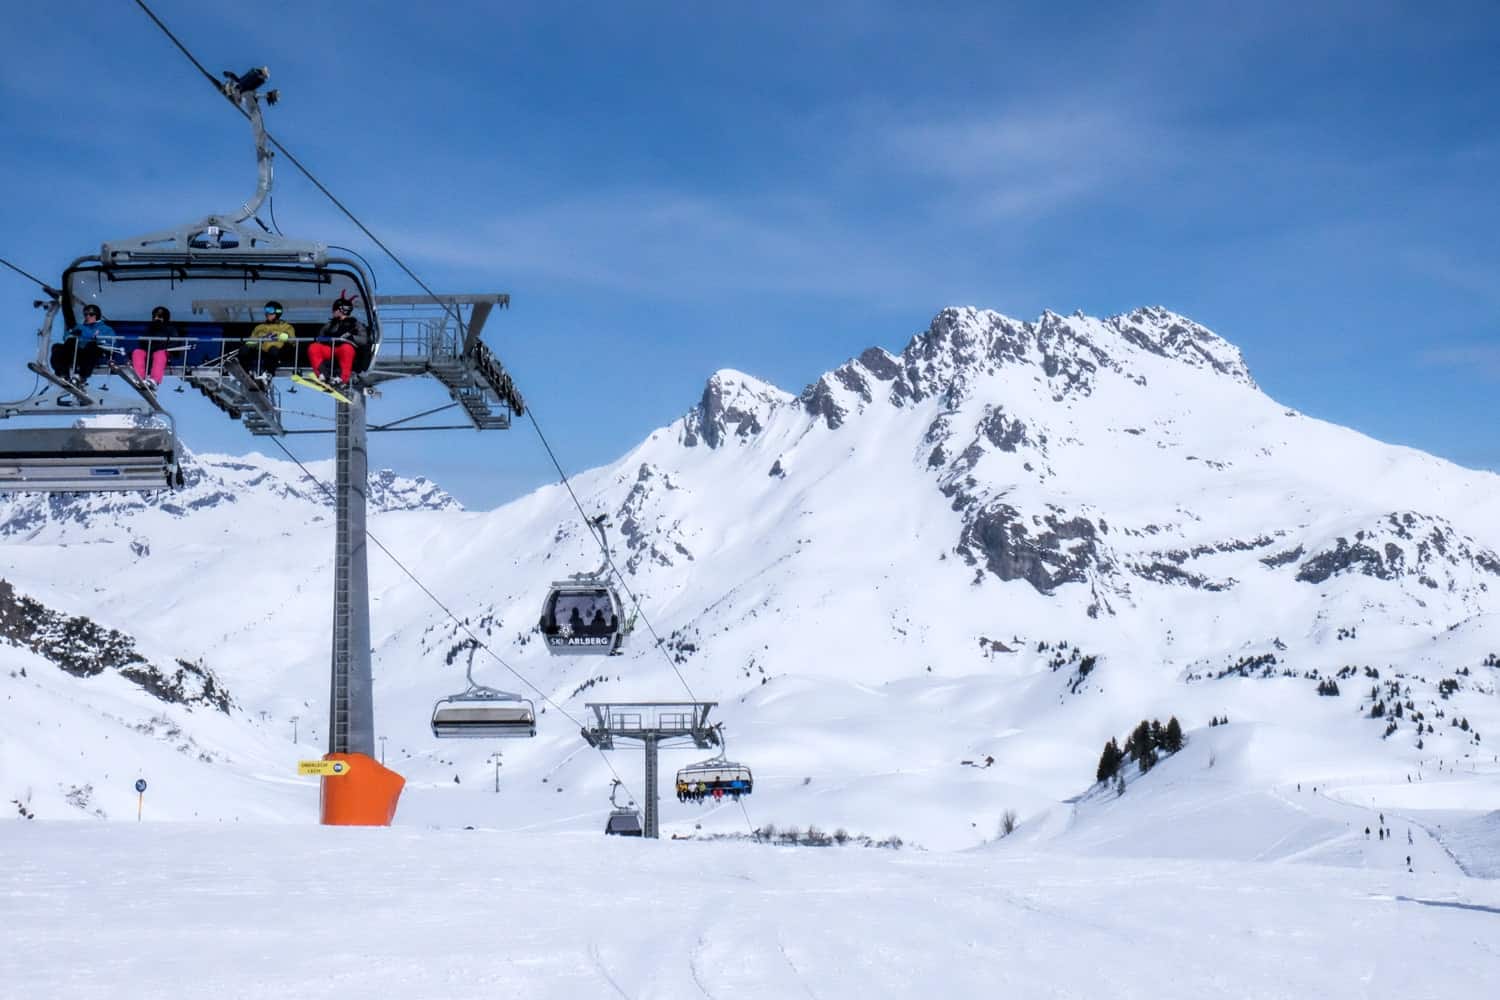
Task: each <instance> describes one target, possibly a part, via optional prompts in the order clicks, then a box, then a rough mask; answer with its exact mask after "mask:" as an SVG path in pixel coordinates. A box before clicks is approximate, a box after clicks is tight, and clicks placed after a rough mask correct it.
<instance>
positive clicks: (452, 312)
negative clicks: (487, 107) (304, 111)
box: [44, 0, 698, 770]
mask: <svg viewBox="0 0 1500 1000" xmlns="http://www.w3.org/2000/svg"><path fill="white" fill-rule="evenodd" d="M135 3H136V6H138V7H140V8H141V10H142V11H143V12H144V13H145V14H146V16H147V17H149V18H150V19H151V21H152V22H153V23H154V24H155V25H156V26H157V27H158V28H160V29H161V31H162V33H163V34H165V35H166V36H167V38H168V39H170V40H171V42H172V44H173V45H175V46H176V47H177V49H178V50H179V51H180V52H181V53H182V54H183V56H185V57H186V58H187V60H188V61H189V62H191V63H192V64H193V66H194V67H196V68H197V70H198V72H199V73H201V74H203V78H204V79H206V80H207V81H208V82H209V83H210V84H212V85H213V88H214V89H215V90H216V91H220V92H222V88H221V86H220V83H219V80H218V79H217V78H216V77H215V76H214V75H213V74H212V73H210V72H209V71H208V69H207V68H206V67H205V66H204V65H203V63H201V62H199V61H198V58H197V57H196V56H194V55H193V53H192V52H191V50H189V49H188V47H187V46H186V45H184V44H183V43H182V41H181V40H180V39H178V37H177V36H176V35H175V34H173V33H172V30H171V29H170V28H168V27H167V26H166V24H164V23H163V22H162V20H161V18H159V17H157V16H156V14H155V13H154V12H153V11H152V10H151V8H150V7H149V6H147V4H146V2H145V0H135ZM236 107H237V108H238V110H239V111H240V113H241V114H245V111H244V109H243V108H239V106H238V105H236ZM266 141H267V142H269V143H270V144H271V145H273V146H275V147H276V149H277V151H278V152H280V153H281V154H282V155H283V156H285V157H286V158H287V160H288V161H290V162H291V164H292V166H294V167H296V168H297V170H298V171H300V172H301V174H302V176H304V177H306V178H307V179H308V181H309V182H311V183H312V185H313V186H314V187H315V188H317V189H318V191H320V192H321V193H322V194H323V196H324V197H326V198H327V199H328V200H329V201H330V202H332V203H333V205H334V207H335V208H337V209H338V210H339V211H340V212H342V213H343V214H344V216H345V217H346V218H348V219H349V221H350V222H352V223H354V225H355V226H356V227H357V228H358V229H359V231H360V232H362V233H364V234H365V236H366V237H368V238H369V239H370V241H371V242H372V243H374V244H375V245H376V246H378V247H379V248H380V249H381V251H382V252H384V253H385V255H386V256H387V257H389V258H390V259H391V260H392V261H393V262H394V263H395V264H396V266H397V267H399V268H400V269H401V270H402V271H403V272H404V273H405V274H406V276H407V277H409V278H411V280H412V281H414V282H416V283H417V285H418V286H419V287H420V288H421V289H422V290H423V291H424V292H426V293H427V295H428V296H429V297H430V298H431V299H432V300H433V302H434V304H436V305H437V306H439V307H440V308H441V309H442V310H443V311H444V312H445V313H446V314H447V315H448V316H450V317H452V319H453V321H454V322H455V323H457V324H458V327H459V329H460V330H463V329H466V327H465V324H464V322H463V318H462V317H461V316H460V315H459V314H458V310H457V309H456V308H455V307H453V306H450V305H449V304H448V303H447V302H445V301H443V299H442V298H441V297H439V295H438V294H437V292H435V291H433V290H432V288H431V287H430V286H429V285H428V284H427V283H426V282H425V281H423V280H422V279H421V278H420V277H419V276H418V275H417V273H416V272H415V271H413V270H412V269H411V268H410V267H408V266H407V265H406V262H405V261H403V260H402V259H401V258H400V257H399V256H397V255H396V252H395V251H394V250H392V249H391V248H390V247H389V246H387V245H386V244H385V242H384V241H382V240H381V239H380V238H379V237H378V236H376V235H375V234H374V233H373V232H371V231H370V228H369V227H368V226H366V225H365V224H364V223H363V222H361V221H360V220H359V217H358V216H356V215H355V214H354V213H353V212H352V211H350V209H349V208H348V207H347V206H346V205H344V203H343V202H341V201H340V200H339V199H338V198H337V197H336V196H335V195H334V193H333V192H332V191H330V190H329V189H328V187H327V186H326V185H325V184H324V183H323V182H322V181H320V180H318V178H317V176H316V175H314V174H313V172H312V171H311V170H309V169H308V168H307V167H306V166H304V165H303V163H302V161H301V160H299V159H298V158H297V157H296V155H295V154H294V153H292V151H291V150H289V149H287V148H286V146H284V145H283V144H282V143H281V141H280V140H279V139H277V138H276V137H275V136H274V135H273V134H271V132H270V131H269V130H267V131H266ZM273 221H274V217H273ZM44 287H45V286H44ZM526 411H527V414H528V415H529V416H530V417H531V425H532V427H533V428H534V429H535V430H536V433H537V437H538V438H540V439H541V441H542V446H543V447H544V448H545V449H546V451H547V455H548V457H549V458H550V459H551V460H552V464H553V466H554V467H555V468H556V469H557V472H558V475H559V476H560V477H561V479H562V483H563V485H564V486H565V487H567V490H568V494H569V496H571V497H572V498H573V504H574V506H575V507H577V508H578V514H579V516H580V517H581V518H583V521H584V524H585V526H587V525H588V523H589V520H588V514H587V512H585V511H584V509H583V504H582V503H581V502H580V501H579V499H578V495H577V493H575V492H574V490H573V485H572V483H570V482H569V481H568V476H567V473H565V472H564V471H563V468H562V464H561V463H560V462H559V461H558V460H557V456H556V454H555V453H554V452H553V450H552V446H551V445H550V444H549V443H548V441H547V439H546V436H545V435H544V434H543V433H542V428H541V424H540V423H538V422H537V419H536V412H535V410H534V409H533V408H532V407H529V406H528V407H527V408H526ZM272 440H274V441H276V443H277V445H278V447H281V448H282V450H283V451H286V447H285V445H282V444H281V442H280V440H278V439H276V438H272ZM287 455H288V457H291V458H292V460H293V461H297V460H296V458H295V457H294V456H292V455H291V452H290V451H287ZM297 464H298V465H299V466H301V465H302V463H301V462H297ZM303 472H304V473H307V469H306V467H303ZM307 474H308V476H309V477H310V478H313V481H314V482H317V479H316V478H315V477H312V475H311V473H307ZM319 485H320V486H321V485H322V484H321V483H319ZM592 533H593V532H592V530H591V531H590V534H592ZM369 537H370V540H371V541H373V542H375V544H376V545H377V546H378V547H379V548H380V549H381V551H383V552H385V553H386V555H387V556H390V558H391V559H392V561H393V562H396V564H397V565H398V566H400V567H401V568H402V570H403V571H404V572H406V574H407V575H408V576H409V577H411V579H412V581H413V582H415V583H416V584H417V585H418V586H419V587H421V588H422V589H423V590H424V591H426V593H427V595H428V596H429V597H431V598H432V600H433V601H434V602H435V603H436V604H437V605H438V606H439V607H441V608H442V609H443V610H444V611H445V612H446V613H447V614H448V615H449V616H450V617H454V620H455V621H457V620H458V619H457V618H456V617H455V616H453V613H452V612H451V611H449V610H448V608H447V607H446V606H445V605H444V604H443V603H442V602H441V601H439V600H438V599H437V597H436V596H435V595H433V594H432V592H431V591H428V590H427V588H426V587H425V586H424V585H423V584H422V583H421V581H420V580H418V579H417V578H416V576H415V575H413V574H412V573H411V572H410V571H409V570H407V569H406V567H405V566H403V565H402V564H401V563H400V561H399V560H396V558H395V556H394V555H392V554H391V553H390V551H389V550H388V549H386V548H385V546H384V545H381V543H380V541H379V540H378V539H376V538H375V536H374V535H370V536H369ZM600 547H601V548H602V549H603V551H604V556H605V560H606V561H607V562H608V564H609V567H610V571H611V572H612V573H613V574H614V575H615V577H616V578H617V579H619V581H620V585H621V586H622V587H623V588H624V589H625V592H626V593H627V594H629V595H630V598H631V600H632V601H633V602H634V604H635V612H636V614H638V615H639V616H640V618H641V620H642V621H643V622H645V624H646V628H647V630H648V631H649V632H650V633H651V636H652V638H654V639H655V640H656V645H657V648H658V649H659V650H660V651H661V654H662V656H663V657H664V658H665V659H666V662H667V665H668V666H670V667H671V668H672V672H673V673H675V674H676V675H677V679H678V680H679V681H681V682H682V686H683V688H684V689H685V690H686V691H687V693H688V696H689V697H690V698H691V699H692V700H693V701H697V700H698V696H697V695H696V694H695V693H694V692H693V688H692V685H690V684H689V683H688V682H687V678H685V677H684V676H683V675H682V671H680V670H678V669H677V664H676V663H674V662H673V661H672V658H671V656H669V655H668V654H667V650H666V648H665V646H664V644H663V641H662V638H661V636H660V634H658V633H657V631H656V627H655V626H654V625H652V624H651V620H650V619H649V618H648V617H647V616H646V614H645V613H644V611H643V610H642V609H641V602H640V598H639V597H637V596H636V594H635V592H634V591H632V590H631V589H630V585H629V584H628V583H626V582H625V577H624V574H623V573H621V572H620V569H619V567H618V566H616V565H615V562H614V558H613V556H611V555H610V553H609V548H608V546H607V545H604V543H602V542H601V543H600ZM460 624H461V627H463V628H464V629H465V631H467V630H468V629H467V626H462V623H460ZM470 635H471V636H472V633H470ZM474 638H475V641H479V640H478V638H477V637H474ZM480 645H481V647H482V648H483V649H484V650H485V651H486V652H487V653H489V654H490V655H491V656H493V657H495V659H496V660H498V661H499V662H500V663H501V665H502V666H504V667H505V668H506V669H507V670H509V671H511V673H513V674H515V675H516V676H517V677H518V678H520V679H521V680H522V681H523V682H525V683H526V684H527V685H528V686H529V687H531V688H532V689H533V690H535V691H537V693H538V694H539V695H541V697H542V698H543V700H545V701H547V702H548V703H549V704H553V705H554V706H555V704H556V703H554V702H552V700H551V699H550V698H547V697H546V695H542V694H541V689H540V688H537V687H536V686H535V685H533V684H532V683H531V682H530V681H529V680H527V679H526V678H525V677H523V676H522V675H521V674H520V673H518V672H517V671H516V670H515V668H513V667H511V666H510V664H508V663H506V662H505V661H504V660H502V659H500V657H499V655H498V654H496V653H495V652H494V651H493V650H492V649H490V648H489V646H488V645H485V644H484V643H483V642H480ZM558 710H559V711H562V712H563V714H564V715H567V714H568V713H567V712H566V711H565V710H563V709H562V708H561V707H558ZM568 718H569V719H572V716H571V715H568ZM573 721H574V722H575V723H576V721H577V720H573ZM580 728H582V727H580ZM607 761H608V758H606V762H607ZM610 769H611V770H613V769H614V768H613V765H611V768H610Z"/></svg>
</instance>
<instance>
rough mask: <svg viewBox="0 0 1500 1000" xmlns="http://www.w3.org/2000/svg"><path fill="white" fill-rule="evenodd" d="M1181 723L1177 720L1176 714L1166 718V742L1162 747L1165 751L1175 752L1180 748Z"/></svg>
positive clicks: (1181, 741) (1181, 739)
mask: <svg viewBox="0 0 1500 1000" xmlns="http://www.w3.org/2000/svg"><path fill="white" fill-rule="evenodd" d="M1182 743H1183V738H1182V723H1180V722H1178V721H1177V716H1175V715H1174V716H1172V717H1171V718H1170V719H1168V720H1167V733H1166V742H1165V745H1164V747H1163V749H1165V750H1166V751H1167V753H1176V752H1177V751H1179V750H1181V749H1182Z"/></svg>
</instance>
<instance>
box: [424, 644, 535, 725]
mask: <svg viewBox="0 0 1500 1000" xmlns="http://www.w3.org/2000/svg"><path fill="white" fill-rule="evenodd" d="M464 676H465V677H466V678H467V679H468V682H469V686H468V687H467V688H466V689H465V690H463V691H461V692H459V693H458V694H455V695H450V696H449V697H447V698H442V699H440V700H439V701H438V702H437V703H436V704H435V705H433V706H432V735H434V736H436V737H438V738H439V739H445V738H449V737H459V738H469V739H497V738H513V737H522V738H525V737H531V736H535V735H536V706H535V705H533V704H532V703H531V701H530V700H529V699H526V698H522V697H521V696H520V695H518V694H511V693H510V692H509V691H497V690H496V689H494V688H491V687H485V686H484V685H482V684H476V683H474V657H473V656H472V655H470V657H469V665H468V667H467V668H466V669H465V670H464Z"/></svg>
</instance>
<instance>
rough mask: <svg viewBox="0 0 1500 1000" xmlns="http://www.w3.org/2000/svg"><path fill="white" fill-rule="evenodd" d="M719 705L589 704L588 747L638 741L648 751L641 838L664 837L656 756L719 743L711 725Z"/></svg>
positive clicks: (604, 747) (585, 733)
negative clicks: (710, 717)
mask: <svg viewBox="0 0 1500 1000" xmlns="http://www.w3.org/2000/svg"><path fill="white" fill-rule="evenodd" d="M718 704H719V703H718V702H716V701H609V702H593V701H591V702H587V703H586V704H585V705H584V707H585V708H587V709H589V710H590V711H591V712H593V713H594V721H593V723H592V724H591V725H588V726H585V727H584V728H583V730H582V733H583V738H584V740H585V741H587V743H588V745H589V746H591V747H595V748H597V749H599V750H613V749H614V748H615V740H639V741H640V743H641V747H642V748H643V749H644V750H645V751H646V787H645V790H644V795H643V800H642V804H643V805H644V806H645V813H646V815H645V829H644V830H643V831H642V836H645V837H650V838H651V839H652V840H656V839H658V838H659V837H660V836H661V832H660V827H659V823H658V817H657V813H658V809H657V787H656V786H657V762H656V752H657V750H659V749H661V747H663V746H680V745H683V744H684V743H688V742H691V743H692V744H693V746H695V747H697V748H698V749H700V750H707V749H709V748H710V747H713V746H717V745H718V743H719V733H718V730H716V729H714V728H713V727H712V726H710V725H709V724H708V713H709V712H710V711H712V710H713V709H714V707H715V706H717V705H718Z"/></svg>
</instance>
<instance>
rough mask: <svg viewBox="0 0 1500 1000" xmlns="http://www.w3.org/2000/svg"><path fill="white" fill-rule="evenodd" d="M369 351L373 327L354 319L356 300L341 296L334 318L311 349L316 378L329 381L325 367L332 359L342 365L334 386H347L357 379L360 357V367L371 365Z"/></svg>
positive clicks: (308, 354)
mask: <svg viewBox="0 0 1500 1000" xmlns="http://www.w3.org/2000/svg"><path fill="white" fill-rule="evenodd" d="M369 353H370V331H369V328H367V327H366V326H365V325H364V324H363V323H361V322H360V321H359V320H357V319H355V318H354V303H353V302H352V301H350V300H349V299H346V298H344V297H343V296H342V295H341V296H339V298H338V300H337V301H336V302H334V304H333V317H332V318H331V319H329V321H328V322H327V323H325V324H324V325H323V329H321V330H319V331H318V337H317V340H316V341H314V342H313V343H312V344H310V345H308V348H307V362H308V364H310V365H311V366H312V372H313V378H315V379H319V380H321V381H327V380H328V376H325V375H324V374H323V368H324V366H326V365H327V364H328V361H329V358H332V359H333V360H334V361H336V362H338V366H339V376H338V378H337V379H336V380H334V388H336V389H339V390H344V389H347V388H349V382H350V381H351V380H352V379H353V378H354V369H355V367H356V359H358V360H359V362H360V363H359V365H358V367H359V368H360V370H361V371H363V370H364V367H365V366H366V365H368V364H369Z"/></svg>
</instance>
